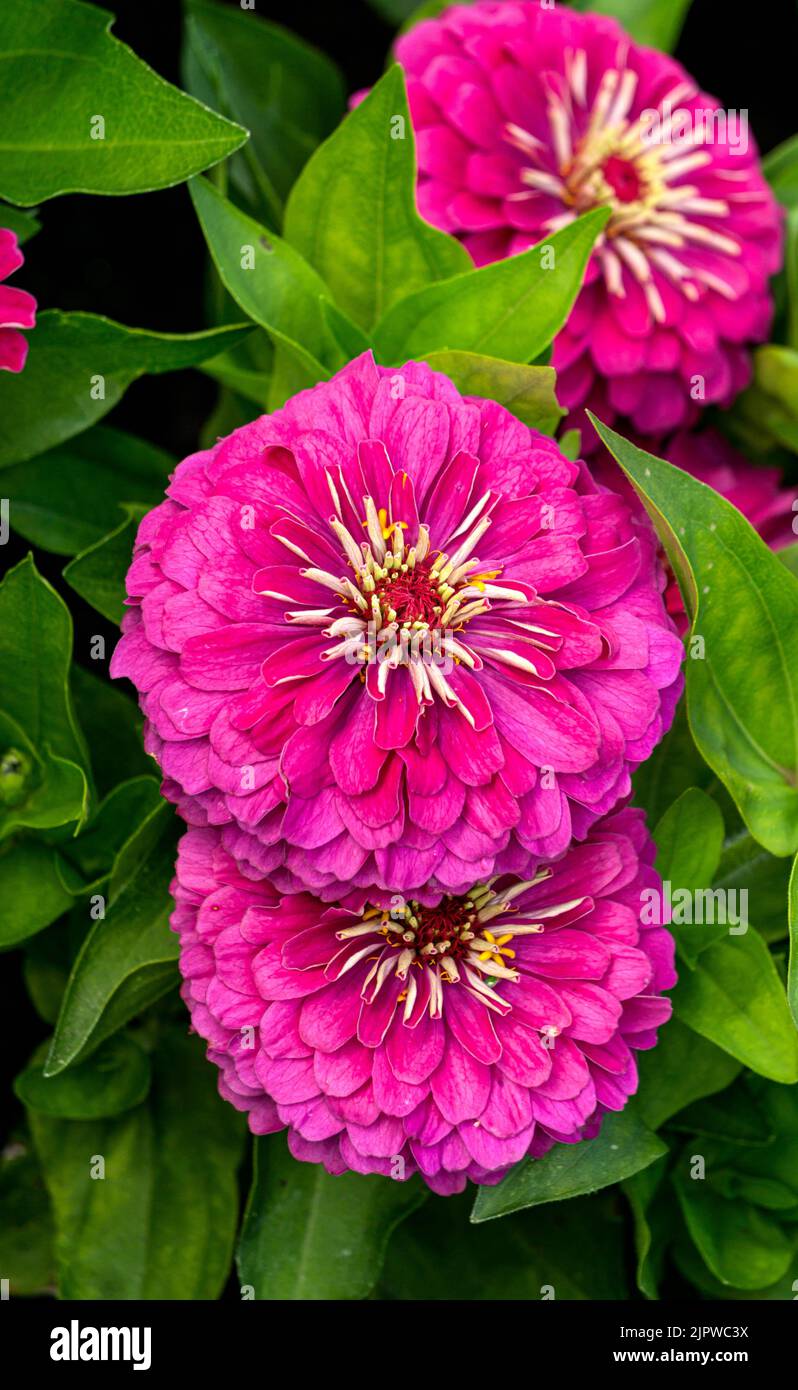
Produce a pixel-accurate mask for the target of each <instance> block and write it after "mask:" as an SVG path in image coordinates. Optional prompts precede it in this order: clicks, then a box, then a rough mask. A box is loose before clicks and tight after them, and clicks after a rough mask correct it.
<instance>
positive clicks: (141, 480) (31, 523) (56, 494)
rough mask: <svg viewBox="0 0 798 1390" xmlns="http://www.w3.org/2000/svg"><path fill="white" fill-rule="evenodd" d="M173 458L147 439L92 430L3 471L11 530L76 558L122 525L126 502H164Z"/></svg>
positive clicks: (105, 429) (101, 428)
mask: <svg viewBox="0 0 798 1390" xmlns="http://www.w3.org/2000/svg"><path fill="white" fill-rule="evenodd" d="M174 466H175V461H174V459H172V458H170V456H169V454H166V453H164V451H163V450H162V449H158V448H156V446H155V445H154V444H150V443H148V441H147V440H146V439H136V438H134V436H133V435H131V434H123V433H122V431H121V430H114V429H109V428H108V427H107V426H106V425H95V427H94V429H90V430H86V432H85V433H84V434H80V435H78V436H77V437H76V438H75V439H73V440H71V441H70V442H69V443H68V444H62V445H60V446H59V447H58V448H55V449H50V450H48V452H47V453H46V454H40V455H39V457H38V458H34V459H28V460H27V462H26V463H20V464H17V466H16V467H15V468H8V469H6V471H5V472H4V473H3V481H2V485H1V486H2V490H3V496H4V497H8V498H9V501H10V504H11V505H10V508H9V512H10V516H9V520H10V522H11V526H12V528H13V530H14V531H16V532H18V534H19V535H20V536H24V537H25V540H27V541H30V542H31V544H32V545H38V546H40V547H41V548H42V550H51V551H53V552H54V554H56V555H77V554H78V553H79V552H80V551H81V550H86V549H88V547H89V546H90V545H94V544H95V543H96V542H97V541H99V540H101V539H102V537H103V536H105V535H106V533H107V532H108V531H111V530H112V529H113V528H114V527H115V526H117V525H118V524H119V518H120V511H119V508H120V506H121V505H122V504H123V503H125V502H141V503H144V502H146V503H151V504H152V505H153V506H154V505H155V503H156V502H159V501H160V500H161V499H162V497H163V492H164V488H165V487H166V481H167V478H168V477H169V474H170V473H171V472H172V470H173V469H174Z"/></svg>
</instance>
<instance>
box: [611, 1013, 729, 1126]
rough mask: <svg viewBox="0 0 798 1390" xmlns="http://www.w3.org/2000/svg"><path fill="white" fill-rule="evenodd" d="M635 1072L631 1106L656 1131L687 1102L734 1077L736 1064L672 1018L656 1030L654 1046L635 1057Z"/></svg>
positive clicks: (704, 1094) (712, 1090)
mask: <svg viewBox="0 0 798 1390" xmlns="http://www.w3.org/2000/svg"><path fill="white" fill-rule="evenodd" d="M637 1069H638V1073H639V1076H640V1085H639V1087H638V1092H637V1096H636V1098H635V1105H636V1107H637V1110H638V1113H639V1115H640V1117H641V1119H642V1120H643V1121H644V1123H645V1124H647V1125H648V1127H649V1128H650V1129H659V1127H660V1125H663V1124H664V1123H665V1121H666V1120H669V1119H670V1118H671V1116H672V1115H676V1114H678V1113H679V1111H681V1110H684V1108H685V1106H688V1105H690V1104H691V1102H693V1101H696V1100H700V1099H702V1098H703V1097H704V1096H710V1095H712V1094H713V1093H714V1092H715V1091H722V1090H723V1089H724V1087H725V1086H728V1085H729V1084H730V1082H732V1081H733V1080H734V1078H735V1077H736V1076H737V1074H738V1073H739V1071H740V1064H739V1062H736V1061H735V1059H734V1058H733V1057H730V1056H729V1054H728V1053H727V1052H724V1051H722V1049H721V1048H719V1047H716V1046H715V1045H714V1043H711V1042H709V1041H708V1040H707V1039H706V1038H702V1037H701V1036H700V1034H698V1033H695V1032H693V1030H692V1028H688V1027H687V1026H686V1024H684V1023H682V1022H680V1020H679V1019H678V1018H672V1019H671V1020H670V1021H669V1023H668V1024H667V1025H666V1027H664V1028H662V1029H661V1030H660V1034H659V1037H658V1039H657V1045H656V1047H652V1048H651V1049H650V1050H648V1051H646V1052H641V1053H640V1054H639V1056H638V1059H637Z"/></svg>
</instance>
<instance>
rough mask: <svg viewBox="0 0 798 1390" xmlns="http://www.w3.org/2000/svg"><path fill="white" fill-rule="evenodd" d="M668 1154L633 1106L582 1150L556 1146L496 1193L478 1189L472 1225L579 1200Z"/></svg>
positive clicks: (525, 1163)
mask: <svg viewBox="0 0 798 1390" xmlns="http://www.w3.org/2000/svg"><path fill="white" fill-rule="evenodd" d="M664 1153H667V1148H666V1146H665V1144H663V1143H662V1142H661V1141H660V1140H659V1139H658V1138H657V1137H656V1135H655V1134H652V1133H651V1131H650V1130H649V1129H647V1128H646V1126H645V1125H644V1124H643V1122H642V1120H641V1119H640V1118H639V1116H638V1114H637V1112H636V1110H635V1108H634V1106H633V1105H627V1107H626V1109H625V1110H622V1111H621V1112H620V1114H613V1115H607V1116H606V1117H605V1119H604V1121H603V1123H602V1126H601V1133H600V1134H599V1135H598V1136H597V1138H595V1139H585V1140H583V1141H582V1143H581V1144H555V1146H554V1148H553V1149H550V1150H549V1152H548V1153H547V1154H544V1155H543V1158H534V1159H533V1158H529V1159H524V1160H523V1161H522V1162H521V1163H519V1164H518V1166H517V1167H516V1168H513V1170H512V1172H511V1173H508V1175H507V1177H506V1178H505V1179H504V1181H503V1182H500V1183H499V1184H498V1186H497V1187H481V1188H480V1189H479V1192H478V1195H477V1199H476V1202H475V1203H474V1211H473V1215H472V1217H471V1220H472V1221H476V1222H479V1221H492V1220H493V1219H494V1218H495V1217H497V1216H509V1215H510V1213H511V1212H514V1211H521V1210H522V1209H523V1208H524V1207H536V1206H539V1205H540V1203H542V1202H561V1201H563V1200H565V1199H566V1198H569V1197H579V1196H582V1195H584V1194H585V1193H588V1192H597V1191H598V1190H599V1188H602V1187H609V1186H610V1184H611V1183H616V1182H621V1181H622V1179H623V1178H629V1177H631V1176H632V1174H633V1173H637V1172H639V1171H640V1169H641V1168H647V1167H648V1165H649V1163H653V1162H654V1160H655V1159H657V1158H659V1157H660V1155H661V1154H664Z"/></svg>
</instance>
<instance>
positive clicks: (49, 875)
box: [0, 840, 73, 950]
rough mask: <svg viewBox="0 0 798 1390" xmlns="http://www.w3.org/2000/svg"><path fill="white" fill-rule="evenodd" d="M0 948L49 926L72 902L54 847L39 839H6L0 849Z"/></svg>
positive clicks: (24, 938)
mask: <svg viewBox="0 0 798 1390" xmlns="http://www.w3.org/2000/svg"><path fill="white" fill-rule="evenodd" d="M0 879H2V883H3V891H2V893H0V950H7V948H8V947H9V946H16V945H17V944H18V943H19V942H20V941H25V940H27V938H28V937H29V936H33V935H34V934H35V933H36V932H39V931H41V930H42V928H43V927H49V925H50V923H51V922H54V921H55V919H56V917H60V916H61V913H62V912H66V910H67V908H68V907H70V906H71V904H72V901H73V899H72V897H71V895H70V894H69V893H68V892H67V891H66V888H65V887H64V884H63V882H62V879H61V875H60V874H59V873H58V870H57V868H56V851H55V850H54V849H52V848H51V847H50V846H49V845H45V844H42V842H41V841H40V840H16V841H8V843H7V844H6V845H4V846H3V847H2V848H1V849H0Z"/></svg>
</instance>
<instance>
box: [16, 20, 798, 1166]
mask: <svg viewBox="0 0 798 1390" xmlns="http://www.w3.org/2000/svg"><path fill="white" fill-rule="evenodd" d="M0 3H9V0H0ZM227 3H231V4H234V5H235V4H236V3H237V0H227ZM109 5H110V7H111V8H112V9H113V11H114V12H115V14H116V16H117V18H116V22H115V24H114V26H113V32H114V33H115V35H116V36H117V37H118V38H120V39H122V40H124V42H126V43H128V44H129V45H130V47H131V48H132V49H133V50H134V52H135V53H137V54H138V55H139V56H140V57H141V58H143V59H144V60H145V61H146V62H147V63H149V64H150V65H151V66H152V67H153V68H155V70H156V71H157V72H159V73H160V74H161V75H162V76H163V77H165V78H167V79H168V80H169V81H171V82H174V83H176V84H178V85H179V83H180V58H179V55H180V32H181V7H180V3H179V0H116V3H114V0H107V3H106V5H105V6H103V8H108V7H109ZM256 12H257V13H258V14H259V15H260V16H261V17H262V18H265V19H269V20H275V21H277V22H279V23H281V24H284V25H286V27H288V28H290V29H292V30H293V31H294V32H295V33H297V34H299V35H301V36H302V37H303V38H305V39H307V40H309V41H310V42H312V43H314V44H315V45H316V46H317V47H318V48H321V49H323V50H324V51H325V52H327V53H329V54H330V55H331V56H332V57H333V58H334V59H335V61H336V62H337V63H338V64H339V66H340V67H341V68H342V70H343V72H344V74H345V77H346V80H347V83H348V86H349V89H350V90H351V91H355V90H357V89H358V88H360V87H366V86H370V85H371V84H372V83H373V82H374V80H375V78H376V77H377V76H378V75H379V73H380V72H381V71H382V69H383V66H384V63H385V58H386V54H387V51H388V48H389V46H390V43H391V41H392V38H393V34H394V30H393V28H392V27H391V26H390V25H389V24H388V23H387V22H384V21H383V20H382V19H381V18H380V17H379V15H378V14H377V13H376V12H375V11H374V10H373V9H372V8H371V6H370V5H369V4H367V3H366V0H327V3H323V0H319V2H318V3H317V2H316V0H256ZM796 55H798V5H796V0H765V3H759V4H758V5H747V4H744V3H743V0H737V3H736V4H726V3H724V0H693V5H692V9H691V12H690V14H689V16H688V19H687V23H686V25H685V29H684V33H683V35H682V40H681V42H680V44H679V47H678V49H677V57H679V58H680V59H681V61H682V62H683V63H684V65H685V67H686V68H687V69H688V70H689V71H690V72H691V73H692V74H693V75H694V76H695V77H696V78H697V79H698V80H699V81H700V83H701V86H702V87H703V88H704V90H706V91H708V92H710V93H712V94H713V95H715V96H717V97H718V98H720V100H721V101H722V103H723V104H724V106H727V107H732V108H735V109H737V110H741V109H745V108H747V109H748V112H749V119H750V123H751V128H752V130H753V132H754V135H755V136H756V139H757V141H758V143H759V145H760V148H761V150H762V151H763V152H766V151H768V150H770V149H772V147H773V146H774V145H777V144H779V143H780V142H781V141H782V140H785V139H787V138H788V137H789V136H791V135H793V134H794V133H795V132H796V130H798V103H796V100H795V86H796V76H795V68H796ZM55 95H56V94H54V96H55ZM0 100H2V94H0ZM24 251H25V266H24V267H23V270H22V271H21V272H19V274H18V275H17V276H16V278H15V281H14V283H15V284H19V285H20V286H22V287H23V288H24V289H27V290H30V291H31V292H32V293H33V294H35V295H36V297H37V299H38V301H39V306H40V308H42V309H45V308H59V309H84V310H89V311H91V312H93V313H98V314H106V315H108V316H109V317H110V318H113V319H118V320H119V321H120V322H121V323H124V324H129V325H131V326H134V327H142V328H151V329H156V330H159V331H163V332H175V333H181V332H189V331H191V330H193V329H198V328H201V327H203V326H204V325H203V322H202V303H203V277H204V269H205V248H204V242H203V238H202V234H201V232H200V230H199V227H198V224H197V221H196V219H195V217H194V214H193V210H192V207H191V202H190V199H189V196H188V193H187V191H186V189H185V187H184V186H182V187H179V188H175V189H166V190H164V191H162V192H159V193H148V194H142V195H138V196H135V197H125V198H100V197H86V196H82V195H77V194H76V195H70V196H68V197H63V198H56V199H54V200H53V201H52V202H50V203H48V204H47V205H46V206H45V208H44V210H43V215H42V230H41V231H40V232H39V233H38V235H37V236H36V237H35V239H34V240H32V241H30V242H28V243H27V244H26V246H25V248H24ZM215 396H216V388H215V386H214V385H213V383H212V382H211V381H210V380H209V379H208V378H206V377H203V376H201V375H200V374H199V373H197V372H175V373H171V374H168V375H166V376H156V377H150V378H144V379H142V380H141V381H138V382H136V383H135V384H134V385H133V386H131V387H130V389H129V391H128V392H127V395H126V396H125V399H124V400H123V401H122V402H121V403H120V404H119V405H118V406H117V407H116V408H115V409H114V410H113V411H111V413H110V414H109V415H108V416H107V417H106V423H108V424H111V425H115V426H117V427H119V428H122V429H127V430H130V431H131V432H132V433H134V434H138V435H142V436H144V437H146V438H148V439H151V440H153V441H154V442H155V443H157V444H159V445H161V446H162V447H164V448H166V449H167V450H169V451H170V452H171V453H173V454H174V455H175V456H176V457H178V458H181V457H183V456H184V455H185V454H188V453H190V452H191V451H192V450H193V449H195V448H196V447H197V436H198V432H199V430H200V428H201V426H202V424H203V423H204V421H205V420H206V419H207V417H208V416H209V414H210V413H211V411H212V409H213V406H214V404H215ZM42 408H43V409H46V402H44V401H43V402H42ZM0 428H2V421H0ZM28 549H29V547H28V546H27V544H25V543H22V542H20V541H19V540H18V539H15V538H14V537H13V536H12V538H11V540H10V542H9V544H8V545H7V546H6V547H5V548H4V551H3V556H2V565H1V566H0V568H2V569H5V568H6V566H7V565H11V564H14V563H16V561H17V560H18V559H20V558H21V557H22V556H23V555H24V554H25V553H26V552H27V550H28ZM36 561H37V564H38V565H39V568H40V569H41V571H42V573H44V574H45V575H46V576H47V578H48V579H49V580H50V581H51V583H53V584H54V585H55V587H56V588H58V589H59V590H60V591H61V592H62V593H63V594H64V595H65V597H66V598H67V601H68V603H69V607H70V609H71V611H72V613H73V617H74V620H75V655H76V659H77V660H79V661H81V660H83V661H85V664H89V663H88V661H87V660H86V657H87V654H88V642H89V638H90V636H91V635H92V634H94V633H99V632H102V633H104V635H105V638H106V649H107V651H108V652H109V654H110V652H111V651H112V650H113V644H114V642H115V640H116V630H115V629H114V628H113V627H112V626H111V625H110V624H109V623H106V622H105V621H104V620H103V619H102V618H100V617H99V615H98V614H97V613H95V612H94V610H93V609H90V608H89V607H88V606H87V605H85V604H84V603H82V601H81V600H80V599H79V598H78V597H77V595H76V594H75V593H74V591H72V590H71V589H68V588H67V587H66V586H65V585H64V584H63V581H62V580H61V570H62V568H63V565H64V563H65V561H64V559H63V558H60V557H56V556H48V555H46V554H43V553H41V552H37V554H36ZM90 664H91V668H92V670H93V671H95V672H97V669H98V665H99V663H97V662H91V663H90ZM0 891H2V890H1V889H0ZM21 959H22V957H21V953H20V952H14V953H12V954H11V955H10V956H9V957H7V958H6V959H5V960H4V961H3V963H2V967H0V1015H1V1016H2V1018H3V1020H4V1028H3V1032H4V1034H5V1045H4V1046H3V1048H2V1049H1V1050H0V1096H2V1097H3V1100H4V1101H6V1100H7V1098H8V1096H9V1093H10V1086H11V1081H12V1079H13V1077H14V1076H15V1075H16V1074H17V1072H18V1071H20V1070H21V1069H22V1067H23V1066H24V1065H25V1063H26V1062H27V1060H28V1057H29V1055H30V1052H31V1051H32V1048H33V1047H34V1045H35V1044H36V1042H38V1040H39V1039H40V1038H41V1037H43V1036H45V1034H46V1033H47V1032H48V1031H49V1030H48V1029H47V1027H46V1025H44V1024H42V1023H40V1022H38V1021H37V1020H36V1018H35V1015H34V1013H33V1009H32V1006H31V1005H29V1004H23V1002H22V1001H23V1000H24V999H25V991H24V985H23V981H22V976H21V970H20V964H21ZM18 1119H19V1107H17V1106H16V1105H14V1108H13V1112H12V1113H11V1114H10V1115H9V1116H8V1122H9V1123H8V1129H6V1127H5V1126H0V1142H2V1140H3V1136H4V1133H7V1132H8V1130H10V1128H11V1127H12V1126H13V1125H14V1124H15V1123H16V1122H17V1121H18Z"/></svg>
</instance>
